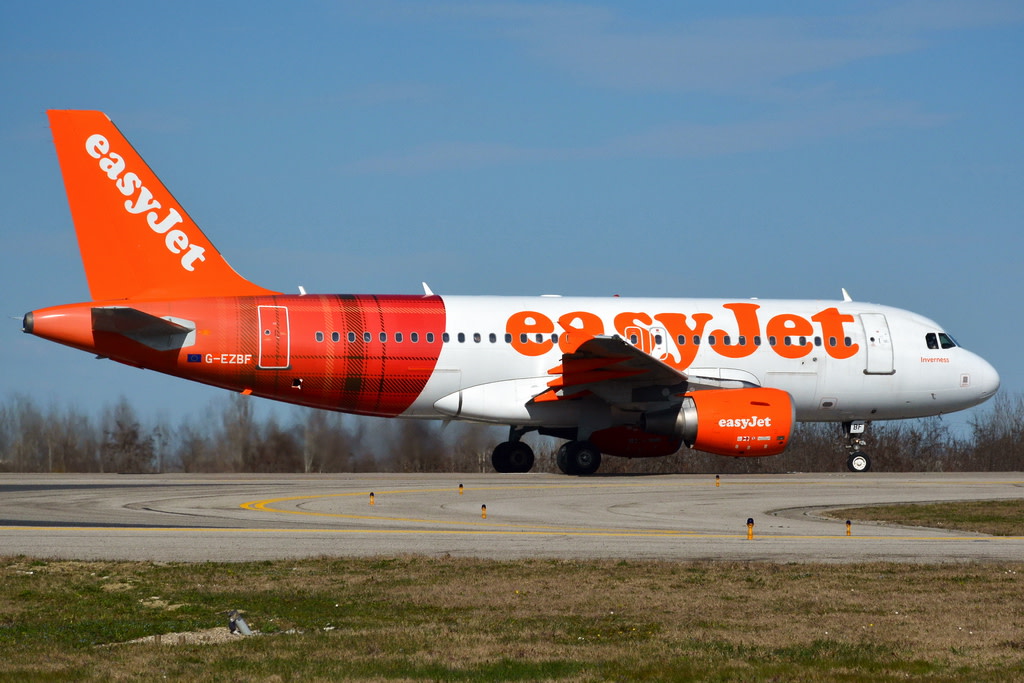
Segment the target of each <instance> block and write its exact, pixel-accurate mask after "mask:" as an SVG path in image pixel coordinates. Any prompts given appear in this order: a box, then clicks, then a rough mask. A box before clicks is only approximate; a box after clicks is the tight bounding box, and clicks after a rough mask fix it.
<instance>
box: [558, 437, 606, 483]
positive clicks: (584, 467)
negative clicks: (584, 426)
mask: <svg viewBox="0 0 1024 683" xmlns="http://www.w3.org/2000/svg"><path fill="white" fill-rule="evenodd" d="M555 462H556V463H557V464H558V469H560V470H562V471H563V472H565V473H566V474H580V475H587V474H593V473H594V472H597V469H598V468H599V467H600V466H601V451H599V450H597V447H596V446H594V444H592V443H590V442H589V441H568V442H566V443H564V444H562V446H561V447H560V448H559V449H558V454H557V455H556V456H555Z"/></svg>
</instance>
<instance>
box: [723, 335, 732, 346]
mask: <svg viewBox="0 0 1024 683" xmlns="http://www.w3.org/2000/svg"><path fill="white" fill-rule="evenodd" d="M722 343H723V344H725V345H726V346H729V345H730V344H732V337H730V336H729V335H725V336H724V337H722Z"/></svg>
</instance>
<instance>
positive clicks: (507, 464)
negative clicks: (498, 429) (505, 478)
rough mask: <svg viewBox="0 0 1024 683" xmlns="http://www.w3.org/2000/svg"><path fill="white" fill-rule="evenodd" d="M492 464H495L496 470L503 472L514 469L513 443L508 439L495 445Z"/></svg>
mask: <svg viewBox="0 0 1024 683" xmlns="http://www.w3.org/2000/svg"><path fill="white" fill-rule="evenodd" d="M491 464H492V465H494V471H495V472H500V473H502V474H504V473H506V472H511V471H512V444H511V443H510V442H508V441H502V442H501V443H499V444H498V445H497V446H495V447H494V451H493V452H492V453H491Z"/></svg>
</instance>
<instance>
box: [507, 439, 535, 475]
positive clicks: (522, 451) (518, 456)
mask: <svg viewBox="0 0 1024 683" xmlns="http://www.w3.org/2000/svg"><path fill="white" fill-rule="evenodd" d="M506 443H508V442H506ZM509 446H510V448H509V449H508V466H509V469H508V471H509V472H529V471H530V470H531V469H533V462H534V460H535V458H534V455H533V449H532V448H530V447H529V446H528V445H527V444H525V443H523V442H522V441H517V442H515V443H509Z"/></svg>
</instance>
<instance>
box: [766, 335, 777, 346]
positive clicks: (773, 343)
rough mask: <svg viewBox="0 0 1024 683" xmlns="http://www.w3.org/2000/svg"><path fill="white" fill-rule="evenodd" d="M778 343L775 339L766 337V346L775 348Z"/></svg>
mask: <svg viewBox="0 0 1024 683" xmlns="http://www.w3.org/2000/svg"><path fill="white" fill-rule="evenodd" d="M778 341H779V340H778V339H776V338H775V337H768V346H775V345H776V344H777V343H778Z"/></svg>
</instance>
